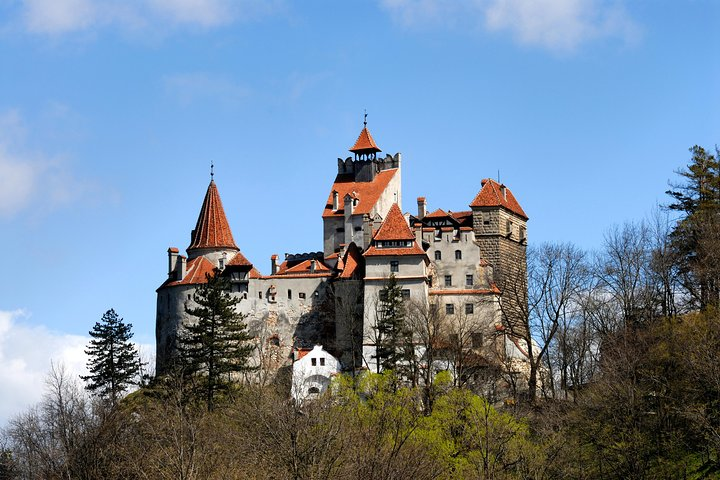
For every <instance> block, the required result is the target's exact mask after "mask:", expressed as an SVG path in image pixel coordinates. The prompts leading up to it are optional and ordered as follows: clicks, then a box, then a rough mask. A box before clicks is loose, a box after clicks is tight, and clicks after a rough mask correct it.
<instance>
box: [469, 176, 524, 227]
mask: <svg viewBox="0 0 720 480" xmlns="http://www.w3.org/2000/svg"><path fill="white" fill-rule="evenodd" d="M481 185H482V187H481V188H480V192H478V194H477V195H476V196H475V199H474V200H473V201H472V203H471V204H470V207H505V208H507V209H508V210H510V211H511V212H513V213H516V214H518V215H520V216H521V217H523V218H524V219H525V220H527V219H528V216H527V215H526V214H525V212H524V211H523V209H522V207H521V206H520V204H519V203H518V201H517V200H516V199H515V196H514V195H513V194H512V192H511V191H510V189H509V188H507V187H505V186H504V185H501V184H499V183H498V182H496V181H495V180H493V179H491V178H486V179H484V180H483V181H482V182H481ZM503 187H504V188H505V194H504V195H503V193H502V188H503Z"/></svg>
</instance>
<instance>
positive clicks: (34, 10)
mask: <svg viewBox="0 0 720 480" xmlns="http://www.w3.org/2000/svg"><path fill="white" fill-rule="evenodd" d="M284 2H285V0H23V2H22V4H21V7H20V11H19V12H20V19H21V21H22V24H23V26H24V28H25V29H26V30H27V31H28V32H30V33H34V34H47V35H61V34H67V33H72V32H79V31H85V30H90V29H97V28H101V27H110V26H112V27H120V28H129V29H138V28H146V29H147V28H152V29H153V30H156V29H158V28H168V27H177V26H183V25H187V26H196V27H201V28H211V27H217V26H221V25H226V24H230V23H234V22H238V21H244V20H250V19H254V18H257V17H261V16H264V15H267V14H271V13H274V12H277V11H279V10H282V9H283V5H284Z"/></svg>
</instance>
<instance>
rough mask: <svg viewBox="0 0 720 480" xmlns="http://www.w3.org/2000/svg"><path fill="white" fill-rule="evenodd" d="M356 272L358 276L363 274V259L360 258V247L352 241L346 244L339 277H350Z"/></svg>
mask: <svg viewBox="0 0 720 480" xmlns="http://www.w3.org/2000/svg"><path fill="white" fill-rule="evenodd" d="M338 265H339V263H338ZM356 272H357V274H358V276H359V277H360V278H362V277H364V276H365V261H364V260H363V258H362V253H360V249H359V248H358V247H357V245H355V242H352V243H351V244H350V245H348V248H347V252H346V253H345V259H344V260H342V271H341V273H340V278H352V277H353V275H354V274H355V273H356Z"/></svg>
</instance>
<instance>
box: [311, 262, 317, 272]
mask: <svg viewBox="0 0 720 480" xmlns="http://www.w3.org/2000/svg"><path fill="white" fill-rule="evenodd" d="M316 263H317V260H315V259H314V258H313V259H312V260H310V273H315V264H316Z"/></svg>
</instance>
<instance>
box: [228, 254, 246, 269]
mask: <svg viewBox="0 0 720 480" xmlns="http://www.w3.org/2000/svg"><path fill="white" fill-rule="evenodd" d="M227 266H228V267H252V263H250V260H248V259H247V258H245V255H243V254H242V253H240V252H237V253H236V254H235V256H234V257H233V258H232V260H230V261H229V262H228V263H227Z"/></svg>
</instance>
